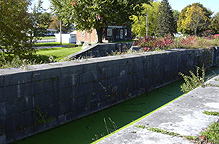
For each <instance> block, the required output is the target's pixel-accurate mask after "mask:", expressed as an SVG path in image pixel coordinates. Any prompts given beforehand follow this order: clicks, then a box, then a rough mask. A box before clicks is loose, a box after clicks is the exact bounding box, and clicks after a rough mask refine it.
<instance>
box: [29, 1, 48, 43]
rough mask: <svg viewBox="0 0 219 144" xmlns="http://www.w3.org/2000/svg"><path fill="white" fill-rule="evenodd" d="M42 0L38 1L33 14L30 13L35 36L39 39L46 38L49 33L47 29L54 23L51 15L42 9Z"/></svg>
mask: <svg viewBox="0 0 219 144" xmlns="http://www.w3.org/2000/svg"><path fill="white" fill-rule="evenodd" d="M42 3H43V2H42V0H39V1H38V4H37V5H34V8H33V12H32V13H30V16H31V20H32V25H33V34H32V35H33V36H34V37H35V38H37V39H39V38H40V37H42V36H44V35H45V34H46V33H47V28H48V27H49V25H50V23H51V22H52V19H51V18H52V16H51V14H50V13H48V12H46V10H45V9H44V8H43V7H42Z"/></svg>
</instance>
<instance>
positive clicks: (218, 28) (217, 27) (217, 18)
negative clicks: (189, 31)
mask: <svg viewBox="0 0 219 144" xmlns="http://www.w3.org/2000/svg"><path fill="white" fill-rule="evenodd" d="M210 28H211V29H212V30H213V31H214V32H215V33H219V12H217V13H216V14H215V15H214V16H213V17H212V18H211V25H210Z"/></svg>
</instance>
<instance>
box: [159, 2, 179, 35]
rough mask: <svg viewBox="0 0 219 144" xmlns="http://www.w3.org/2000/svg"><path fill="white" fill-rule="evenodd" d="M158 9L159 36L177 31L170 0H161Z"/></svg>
mask: <svg viewBox="0 0 219 144" xmlns="http://www.w3.org/2000/svg"><path fill="white" fill-rule="evenodd" d="M158 11H159V12H158V16H157V28H156V29H157V34H158V36H164V35H166V34H169V33H170V34H173V33H176V32H177V30H176V21H175V20H174V17H173V11H172V8H171V6H170V4H169V2H168V0H162V1H161V5H160V7H159V10H158Z"/></svg>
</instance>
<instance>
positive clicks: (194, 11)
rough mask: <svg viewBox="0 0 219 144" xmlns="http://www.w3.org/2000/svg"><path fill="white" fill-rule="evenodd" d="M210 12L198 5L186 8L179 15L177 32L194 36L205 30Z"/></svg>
mask: <svg viewBox="0 0 219 144" xmlns="http://www.w3.org/2000/svg"><path fill="white" fill-rule="evenodd" d="M211 15H212V12H211V11H210V10H208V9H207V8H205V7H204V6H203V5H202V4H200V3H193V4H192V5H188V6H186V7H185V8H184V9H183V10H182V12H181V13H180V15H179V21H178V23H177V26H178V29H177V30H178V31H180V32H182V33H184V34H195V35H197V33H199V32H202V31H204V30H207V29H208V28H209V25H210V17H211Z"/></svg>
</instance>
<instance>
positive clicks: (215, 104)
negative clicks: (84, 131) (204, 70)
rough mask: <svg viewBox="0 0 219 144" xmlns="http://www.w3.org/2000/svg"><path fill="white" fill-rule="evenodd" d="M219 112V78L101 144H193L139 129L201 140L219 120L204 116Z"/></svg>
mask: <svg viewBox="0 0 219 144" xmlns="http://www.w3.org/2000/svg"><path fill="white" fill-rule="evenodd" d="M204 111H217V112H219V76H217V77H215V78H212V79H211V80H209V81H207V82H206V83H205V87H198V88H196V89H195V90H193V91H191V92H189V93H188V94H186V95H183V96H182V97H180V98H178V99H177V100H175V101H173V102H171V103H169V104H167V105H166V106H164V107H162V108H160V109H159V110H157V111H155V112H153V113H152V114H150V115H149V116H146V117H144V118H142V119H141V120H139V121H137V122H135V123H134V124H132V125H130V126H127V127H126V128H123V129H122V130H120V131H118V132H116V133H114V134H112V135H110V136H108V137H106V138H103V139H102V140H101V141H99V142H97V143H98V144H190V143H192V142H191V141H189V140H186V139H185V138H182V137H177V136H174V137H173V136H170V135H165V134H161V133H156V132H151V131H149V130H147V129H142V128H137V127H136V126H138V125H143V126H146V127H149V128H150V127H155V128H159V129H162V130H166V131H170V132H175V133H179V134H181V135H183V136H200V135H199V134H200V132H201V131H203V130H205V129H206V128H208V126H209V125H210V124H211V123H213V122H215V121H218V120H219V116H209V115H205V114H203V112H204Z"/></svg>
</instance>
